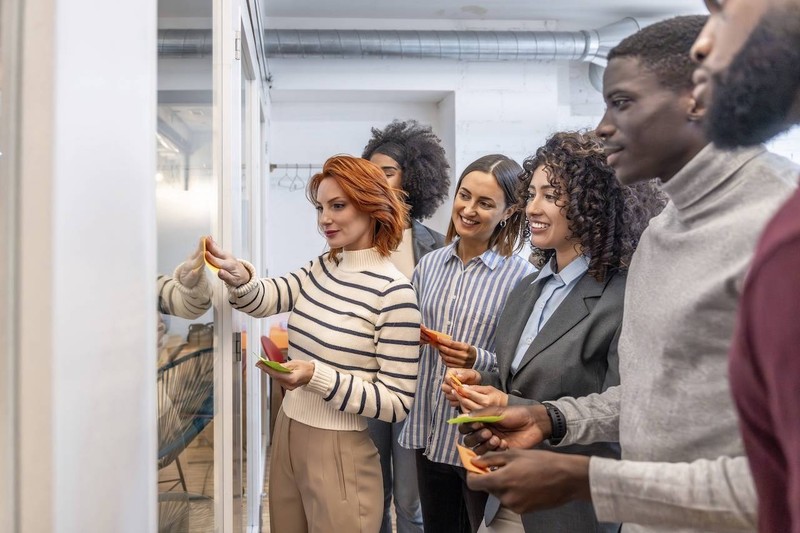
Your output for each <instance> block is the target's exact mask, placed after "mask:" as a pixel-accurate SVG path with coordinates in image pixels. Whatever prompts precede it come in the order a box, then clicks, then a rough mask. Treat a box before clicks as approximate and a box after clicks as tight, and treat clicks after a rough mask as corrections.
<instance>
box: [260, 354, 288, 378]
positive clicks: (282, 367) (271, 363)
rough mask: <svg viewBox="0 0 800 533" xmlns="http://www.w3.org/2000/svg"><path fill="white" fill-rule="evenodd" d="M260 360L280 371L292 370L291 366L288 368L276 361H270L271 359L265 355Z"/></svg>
mask: <svg viewBox="0 0 800 533" xmlns="http://www.w3.org/2000/svg"><path fill="white" fill-rule="evenodd" d="M258 360H259V361H261V362H262V363H264V364H265V365H267V366H268V367H270V368H271V369H272V370H277V371H278V372H285V373H287V374H288V373H289V372H291V371H292V369H291V368H286V367H285V366H283V365H282V364H280V363H278V362H276V361H270V360H269V359H264V358H263V357H259V358H258Z"/></svg>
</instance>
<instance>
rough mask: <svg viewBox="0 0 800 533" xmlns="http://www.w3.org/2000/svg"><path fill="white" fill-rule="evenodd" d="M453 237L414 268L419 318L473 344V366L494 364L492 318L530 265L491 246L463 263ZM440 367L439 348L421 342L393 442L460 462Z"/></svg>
mask: <svg viewBox="0 0 800 533" xmlns="http://www.w3.org/2000/svg"><path fill="white" fill-rule="evenodd" d="M457 242H458V241H456V242H454V243H452V244H450V245H449V246H445V247H444V248H440V249H438V250H434V251H433V252H430V253H428V254H426V255H425V256H424V257H423V258H422V259H421V260H420V262H419V264H418V265H417V267H416V269H414V276H413V279H412V284H413V285H414V288H415V289H416V290H417V298H418V299H419V307H420V312H421V313H422V323H423V324H425V325H426V326H427V327H429V328H431V329H434V330H437V331H441V332H443V333H447V334H449V335H451V336H452V337H453V339H454V340H457V341H461V342H465V343H468V344H471V345H473V346H475V347H476V348H477V351H478V357H477V359H476V360H475V365H474V366H473V368H474V369H475V370H494V369H495V367H496V358H495V354H494V349H495V337H494V334H495V327H496V325H497V319H498V318H499V317H500V313H501V312H502V311H503V307H504V306H505V303H506V299H507V298H508V294H509V293H510V292H511V290H512V289H513V288H514V287H515V286H516V284H517V283H518V282H519V281H520V280H521V279H522V278H524V277H525V276H527V275H528V274H532V273H533V272H535V271H536V269H535V268H534V267H533V265H531V264H530V263H529V262H528V261H526V260H525V259H523V258H522V257H520V256H518V255H512V256H511V257H503V256H502V255H499V254H497V253H496V252H494V251H492V250H488V251H486V252H484V253H483V254H481V255H480V256H478V257H475V258H473V259H471V260H470V261H469V262H468V263H467V264H463V263H462V262H461V259H460V258H459V257H458V254H457V252H456V245H457ZM445 371H446V367H445V365H444V363H443V362H442V360H441V357H440V356H439V351H438V350H437V349H436V348H434V347H433V346H431V345H425V346H422V347H421V348H420V361H419V380H418V381H417V395H416V399H415V401H414V406H413V407H412V408H411V413H410V414H409V415H408V419H407V421H406V424H405V427H404V428H403V431H402V433H401V434H400V438H399V442H400V445H401V446H403V447H405V448H411V449H424V450H425V455H426V456H427V457H428V459H430V460H431V461H435V462H437V463H446V464H451V465H460V464H461V463H460V462H459V460H458V452H457V451H456V443H457V442H458V440H459V435H458V430H457V428H456V427H455V426H452V425H450V424H447V419H448V418H451V417H453V416H456V415H457V414H459V413H458V411H457V410H456V409H455V408H453V407H451V406H450V404H449V403H448V402H447V399H446V398H445V396H444V393H443V392H442V388H441V385H442V381H443V380H444V375H445Z"/></svg>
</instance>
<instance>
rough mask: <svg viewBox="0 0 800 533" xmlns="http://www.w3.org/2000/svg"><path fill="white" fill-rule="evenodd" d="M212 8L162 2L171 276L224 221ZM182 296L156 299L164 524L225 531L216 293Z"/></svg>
mask: <svg viewBox="0 0 800 533" xmlns="http://www.w3.org/2000/svg"><path fill="white" fill-rule="evenodd" d="M212 12H213V9H212V2H211V0H201V1H197V2H194V3H192V4H182V3H180V2H178V1H175V0H160V1H159V40H160V42H159V60H158V117H157V131H156V133H155V139H154V140H155V148H156V152H157V171H156V175H155V180H156V216H157V231H158V255H157V264H158V272H159V274H160V275H164V276H172V275H173V271H174V270H175V268H176V267H177V266H178V265H180V264H181V262H182V261H184V260H185V259H187V258H188V257H189V256H190V255H191V254H192V252H195V251H196V247H197V246H198V244H199V239H200V237H201V236H202V235H211V234H212V233H214V229H215V228H216V227H217V224H218V214H217V211H218V208H217V204H218V201H217V196H218V189H219V176H218V175H216V174H215V172H214V165H215V162H214V159H215V157H216V154H217V153H218V147H217V146H216V140H215V136H214V114H213V87H214V67H213V61H212V52H213V50H212V46H211V42H212V41H211V32H212V30H213V28H212V24H211V21H212V19H213V17H212ZM165 24H168V25H169V26H170V27H169V28H165V27H164V25H165ZM190 36H193V37H194V38H195V40H196V41H195V42H197V43H204V44H205V45H206V48H200V47H197V48H195V49H194V50H191V53H189V50H188V49H187V48H186V46H185V44H188V41H187V40H186V39H187V38H188V37H190ZM182 38H183V39H182ZM184 43H185V44H184ZM203 270H205V268H204V269H203ZM202 275H203V276H206V278H207V281H208V286H209V287H212V288H214V289H217V288H218V287H216V285H217V284H216V283H215V280H214V278H213V274H212V273H211V272H210V271H209V272H205V271H204V272H202ZM163 283H164V281H163V280H162V284H163ZM159 286H160V287H162V286H163V285H161V284H160V285H159ZM196 287H200V284H198V285H197V286H196ZM179 292H180V288H179V287H173V286H163V288H162V290H161V294H160V302H159V303H160V315H159V324H160V328H159V346H158V372H157V376H156V380H157V392H158V437H159V439H158V469H159V470H158V484H159V504H158V509H159V517H158V530H159V532H162V531H163V532H184V531H193V532H194V531H197V532H206V531H208V532H213V531H219V530H220V529H216V526H215V522H216V523H221V520H219V519H220V518H221V516H218V515H220V513H218V512H217V507H218V505H216V504H215V500H217V499H218V494H219V491H218V490H217V484H218V480H217V475H216V470H217V469H216V468H215V462H216V455H217V454H216V453H215V448H216V447H217V446H219V445H221V444H222V443H220V442H218V439H216V438H215V425H217V424H219V421H220V417H219V405H220V401H219V392H220V391H219V388H220V387H218V386H216V384H217V382H218V381H219V380H218V379H217V378H216V376H215V371H214V368H215V366H216V364H215V361H216V360H217V359H218V358H219V357H220V350H219V335H218V334H215V333H216V331H215V329H216V323H217V322H218V317H217V309H215V308H214V307H211V306H210V304H211V303H212V297H211V295H210V294H207V295H206V297H205V298H201V302H202V301H203V300H204V301H205V302H207V303H203V304H202V305H201V308H200V309H196V308H194V307H192V308H187V309H183V308H181V306H179V305H176V304H174V301H175V299H177V298H179V297H180V294H178V293H179ZM187 307H188V306H187ZM202 307H205V308H206V310H205V311H203V309H202ZM176 315H181V316H176Z"/></svg>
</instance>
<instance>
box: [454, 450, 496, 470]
mask: <svg viewBox="0 0 800 533" xmlns="http://www.w3.org/2000/svg"><path fill="white" fill-rule="evenodd" d="M456 448H458V457H459V458H460V459H461V464H463V465H464V468H466V469H467V471H468V472H472V473H473V474H486V473H488V472H489V469H488V468H480V467H477V466H475V465H474V464H472V461H471V459H472V458H473V457H477V456H478V454H477V453H475V452H473V451H472V450H470V449H469V448H467V447H466V446H462V445H460V444H456Z"/></svg>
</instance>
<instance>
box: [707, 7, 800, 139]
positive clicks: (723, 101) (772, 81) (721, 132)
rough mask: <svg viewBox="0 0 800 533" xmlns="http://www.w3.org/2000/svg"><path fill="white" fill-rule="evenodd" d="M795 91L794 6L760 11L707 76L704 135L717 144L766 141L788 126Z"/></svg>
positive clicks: (799, 62) (799, 22)
mask: <svg viewBox="0 0 800 533" xmlns="http://www.w3.org/2000/svg"><path fill="white" fill-rule="evenodd" d="M799 92H800V8H797V7H796V6H793V7H791V8H783V9H781V10H772V11H770V12H768V13H766V14H765V15H764V17H763V18H762V19H761V21H760V22H759V23H758V26H756V28H755V29H754V30H753V33H752V34H751V35H750V38H749V39H748V40H747V42H746V43H745V44H744V46H743V47H742V49H741V50H740V51H739V53H738V54H737V55H736V57H735V58H734V59H733V61H731V64H730V66H729V67H728V69H727V70H726V71H725V72H723V73H721V74H717V75H715V76H714V77H713V86H712V91H711V105H710V106H709V110H708V115H707V117H706V118H707V122H706V123H707V125H708V134H709V137H710V138H711V140H712V141H713V142H714V144H716V145H717V146H719V147H721V148H734V147H737V146H752V145H755V144H760V143H763V142H765V141H768V140H769V139H771V138H772V137H774V136H775V135H777V134H779V133H781V132H782V131H785V130H786V129H788V128H789V127H790V126H791V123H790V121H789V120H788V117H787V114H788V112H789V109H790V108H791V107H792V104H793V103H794V101H795V99H796V98H797V97H798V93H799Z"/></svg>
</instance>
